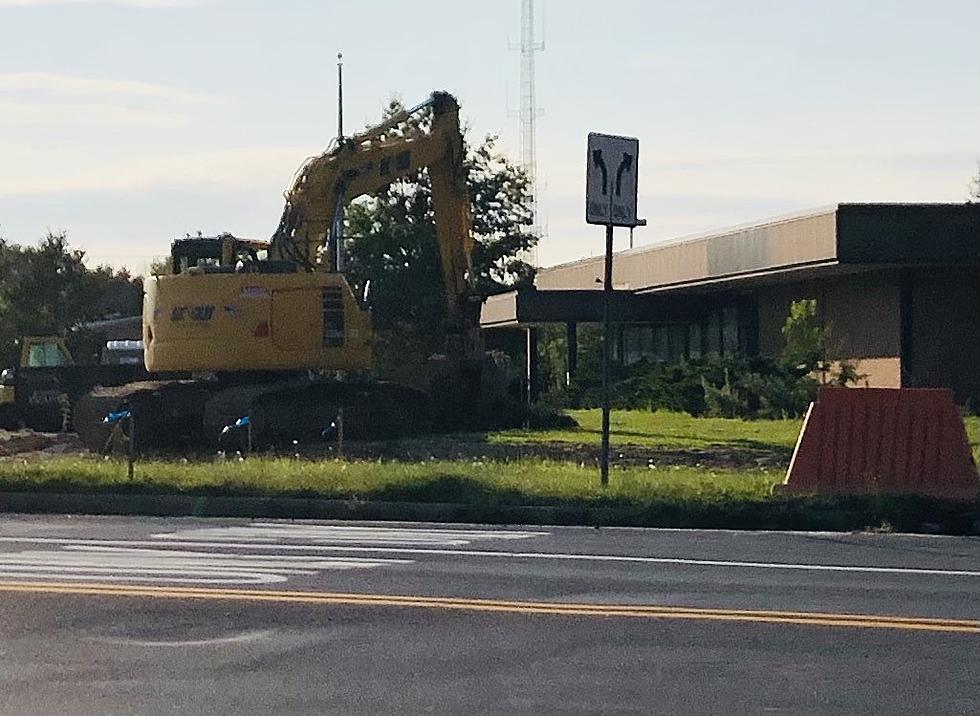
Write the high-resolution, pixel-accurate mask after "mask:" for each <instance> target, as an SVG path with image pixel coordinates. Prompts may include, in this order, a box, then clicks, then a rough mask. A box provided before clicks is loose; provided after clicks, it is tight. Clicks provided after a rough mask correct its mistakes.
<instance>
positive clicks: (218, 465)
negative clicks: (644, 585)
mask: <svg viewBox="0 0 980 716" xmlns="http://www.w3.org/2000/svg"><path fill="white" fill-rule="evenodd" d="M781 477H782V476H781V474H774V473H772V472H765V471H764V470H746V471H726V470H715V471H709V470H704V469H698V468H688V467H674V468H668V469H662V468H661V469H656V470H653V469H648V468H627V469H617V470H615V471H614V472H613V473H612V475H611V481H610V485H609V487H608V488H605V489H603V488H601V487H600V486H599V485H598V476H597V474H596V471H595V470H594V469H590V468H583V467H579V466H577V465H574V464H568V463H557V462H550V461H546V460H521V461H513V462H485V461H471V462H459V461H457V462H439V461H429V462H417V463H400V462H385V463H380V462H373V461H361V462H357V461H355V462H343V461H336V460H329V461H316V462H314V461H308V460H296V459H284V458H253V459H250V460H246V461H243V462H239V461H237V460H229V461H217V462H180V461H174V462H170V461H148V462H142V463H139V464H138V465H137V468H136V477H135V478H134V480H132V481H130V480H129V479H128V478H127V477H126V468H125V464H124V463H121V462H117V461H113V460H108V461H107V460H102V459H98V458H79V457H71V458H67V457H66V458H57V459H50V460H39V461H20V462H17V461H8V462H4V463H0V491H7V492H45V493H82V494H100V493H102V494H116V495H119V494H134V495H182V496H187V495H191V496H221V497H283V498H319V499H333V500H359V501H367V502H377V503H382V502H383V503H398V502H407V503H421V504H425V503H440V504H442V503H451V504H455V505H466V506H468V507H470V508H472V510H471V511H470V512H468V513H467V514H468V516H469V518H470V519H474V520H477V519H478V520H485V521H491V522H501V521H514V520H515V519H528V516H527V513H526V512H520V511H519V509H518V508H520V509H524V508H527V507H541V508H553V509H552V511H551V512H550V513H549V516H547V517H542V519H545V520H546V521H549V522H556V523H563V524H622V525H635V526H662V527H718V528H733V529H800V530H814V529H825V530H861V529H869V528H870V529H880V530H884V531H889V530H898V531H911V532H915V531H923V530H925V531H931V532H952V533H960V534H963V533H974V532H975V531H976V530H977V529H978V528H980V524H978V514H980V512H978V510H980V505H977V504H973V505H970V504H966V505H964V504H962V503H950V502H945V501H942V500H935V499H931V498H925V497H915V496H855V497H850V496H848V497H829V496H793V495H773V494H772V493H771V487H772V485H773V484H774V483H775V482H778V481H779V480H780V479H781ZM283 516H286V515H283ZM295 516H297V517H299V516H305V515H295Z"/></svg>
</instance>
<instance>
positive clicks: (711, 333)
mask: <svg viewBox="0 0 980 716" xmlns="http://www.w3.org/2000/svg"><path fill="white" fill-rule="evenodd" d="M704 347H705V351H706V352H707V354H708V357H709V358H717V357H718V356H719V355H720V354H721V321H720V320H719V316H718V311H712V312H711V315H709V316H708V322H707V325H706V326H705V341H704Z"/></svg>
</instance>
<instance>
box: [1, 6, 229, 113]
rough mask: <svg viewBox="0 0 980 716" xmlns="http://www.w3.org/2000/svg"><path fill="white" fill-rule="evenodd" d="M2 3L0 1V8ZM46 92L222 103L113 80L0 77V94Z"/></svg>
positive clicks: (194, 94)
mask: <svg viewBox="0 0 980 716" xmlns="http://www.w3.org/2000/svg"><path fill="white" fill-rule="evenodd" d="M4 1H5V0H0V6H2V4H3V3H4ZM38 91H40V92H48V93H52V94H58V95H64V96H69V97H119V98H122V97H125V98H148V99H158V100H166V101H168V102H180V103H184V104H192V103H193V104H216V103H219V102H221V101H222V100H221V99H220V98H218V97H214V96H213V95H208V94H204V93H202V92H191V91H189V90H185V89H182V88H180V87H172V86H170V85H162V84H153V83H150V82H136V81H133V80H113V79H104V78H100V77H74V76H71V75H59V74H53V73H49V72H14V73H6V74H0V92H38Z"/></svg>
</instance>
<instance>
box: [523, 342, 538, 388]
mask: <svg viewBox="0 0 980 716" xmlns="http://www.w3.org/2000/svg"><path fill="white" fill-rule="evenodd" d="M524 357H525V360H524V398H525V402H526V403H527V404H528V405H529V406H530V405H531V404H532V403H533V402H534V401H535V400H536V399H537V397H538V395H537V389H536V387H535V386H536V385H537V382H538V329H537V328H535V327H533V326H529V327H528V328H526V329H525V345H524Z"/></svg>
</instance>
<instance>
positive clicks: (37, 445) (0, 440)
mask: <svg viewBox="0 0 980 716" xmlns="http://www.w3.org/2000/svg"><path fill="white" fill-rule="evenodd" d="M81 450H82V445H81V442H80V441H79V439H78V436H77V435H75V434H74V433H36V432H34V431H33V430H15V431H8V430H0V459H2V458H10V457H18V456H23V455H27V454H34V453H41V454H45V455H63V454H66V453H72V452H80V451H81Z"/></svg>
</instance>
